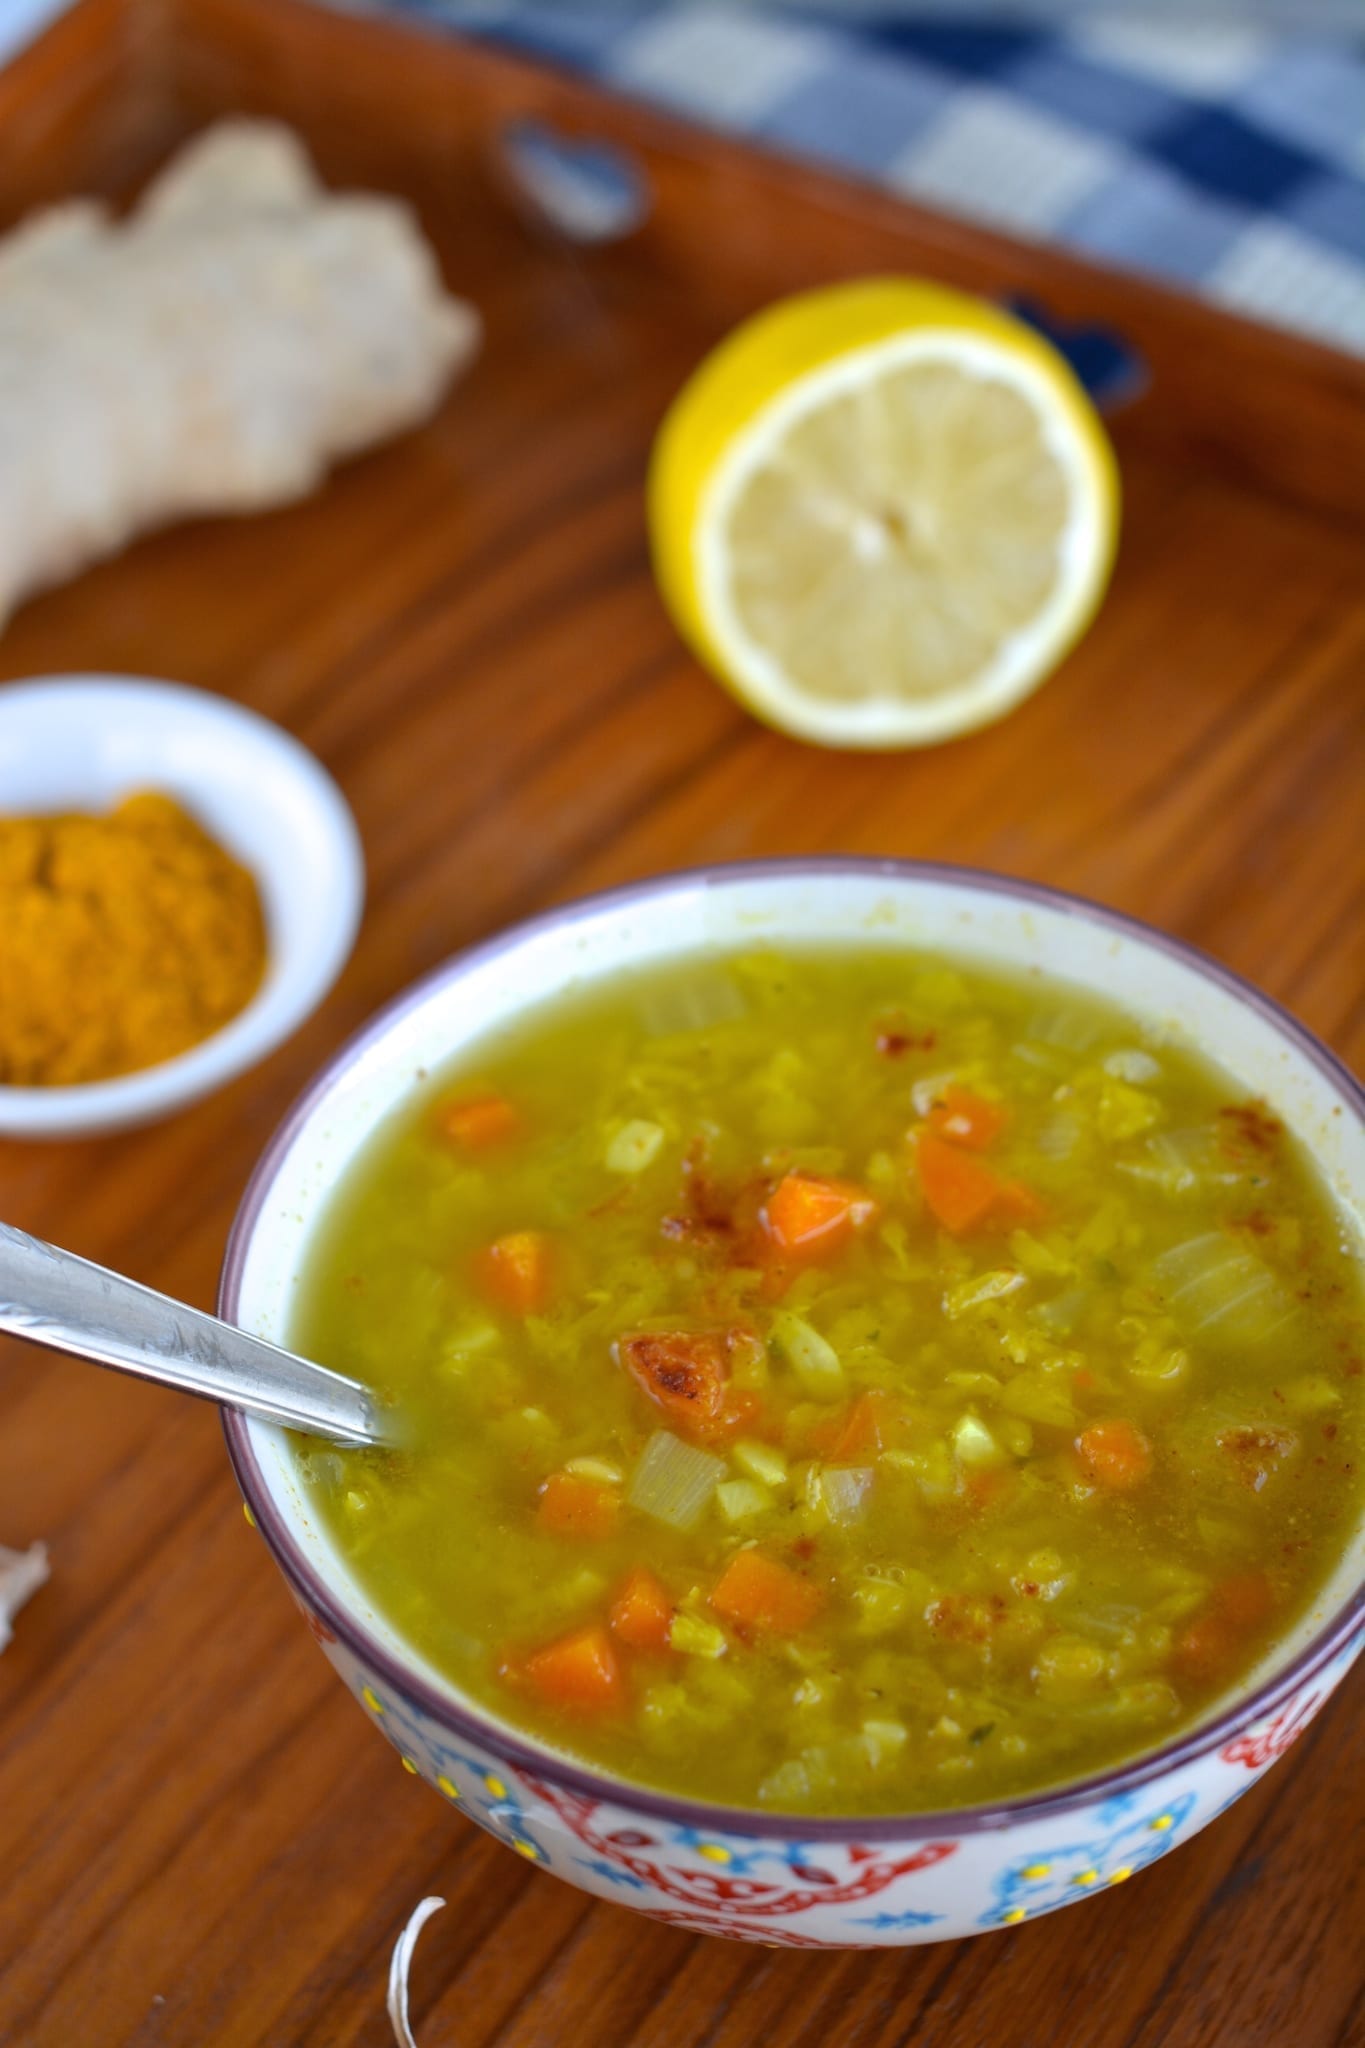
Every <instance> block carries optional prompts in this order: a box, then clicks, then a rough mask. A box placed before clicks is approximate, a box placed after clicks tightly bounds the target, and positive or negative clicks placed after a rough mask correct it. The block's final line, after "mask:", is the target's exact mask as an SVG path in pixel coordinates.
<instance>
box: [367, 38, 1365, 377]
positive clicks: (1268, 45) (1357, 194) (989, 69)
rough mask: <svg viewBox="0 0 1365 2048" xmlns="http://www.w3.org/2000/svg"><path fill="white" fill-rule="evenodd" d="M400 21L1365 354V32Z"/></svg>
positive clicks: (1359, 353) (1356, 352)
mask: <svg viewBox="0 0 1365 2048" xmlns="http://www.w3.org/2000/svg"><path fill="white" fill-rule="evenodd" d="M387 4H390V5H394V6H398V7H401V8H402V9H403V10H404V11H406V12H409V13H413V14H420V15H422V16H423V17H425V18H426V19H428V20H433V19H434V20H437V21H439V22H441V23H448V24H450V25H452V26H464V27H466V28H477V29H478V30H479V31H480V32H481V33H484V34H487V35H490V36H493V37H495V38H497V39H498V40H500V41H503V42H507V43H511V44H515V45H517V46H519V47H520V48H523V49H525V50H527V51H530V52H533V53H535V54H536V55H538V56H542V57H547V58H550V59H552V60H554V61H557V62H562V63H567V64H570V65H572V66H574V67H576V68H578V69H581V70H585V71H587V72H589V73H591V74H592V75H594V76H596V77H598V78H600V79H601V80H602V81H603V82H604V83H606V84H610V85H612V86H614V87H616V88H618V89H620V90H624V91H626V92H630V93H636V94H639V95H640V96H641V97H644V98H648V99H651V100H654V101H656V102H658V103H660V104H662V105H664V106H667V107H670V108H672V109H673V110H674V111H676V112H678V113H682V114H685V115H688V116H690V117H692V118H693V119H696V120H700V121H705V122H709V123H712V124H714V125H715V126H717V127H720V128H725V129H728V130H730V131H731V132H733V133H740V134H745V135H749V136H751V137H753V138H754V139H755V140H758V141H765V142H769V143H771V144H773V145H774V146H775V147H777V148H779V149H782V150H786V151H790V152H793V153H795V154H798V155H803V156H809V157H814V158H818V159H821V160H823V161H825V162H827V163H832V164H836V165H839V166H841V167H843V168H844V169H845V170H848V171H850V172H853V173H854V174H855V175H857V176H859V177H862V178H867V179H871V180H872V181H874V182H875V183H877V184H879V185H883V186H886V187H889V188H890V189H891V190H892V191H895V192H902V193H904V194H906V195H907V196H908V197H910V198H913V199H916V200H922V201H923V202H924V203H925V204H926V205H929V206H934V207H937V208H940V209H941V210H943V211H944V212H947V213H957V214H962V215H965V216H967V217H968V218H970V219H974V220H979V221H984V222H987V223H989V224H990V225H991V226H993V227H998V228H1002V229H1004V230H1006V231H1007V232H1008V233H1011V234H1015V235H1022V236H1028V237H1032V238H1033V239H1035V240H1038V241H1055V242H1058V243H1060V244H1062V245H1064V246H1065V247H1067V248H1070V249H1073V250H1075V251H1077V252H1078V253H1080V254H1082V255H1085V256H1090V257H1093V258H1096V259H1098V260H1099V261H1101V262H1103V263H1107V264H1111V265H1115V266H1118V267H1122V268H1127V269H1132V270H1144V271H1147V272H1149V273H1151V274H1154V275H1156V276H1158V277H1160V278H1163V279H1164V280H1165V281H1166V282H1168V283H1170V284H1173V285H1175V286H1177V287H1179V288H1182V289H1184V290H1187V291H1193V292H1197V293H1200V294H1202V295H1204V296H1205V297H1207V298H1210V299H1213V300H1215V301H1216V302H1217V303H1218V304H1220V305H1223V306H1228V307H1232V308H1234V309H1235V310H1236V311H1238V312H1241V313H1244V314H1247V315H1249V316H1250V317H1251V318H1253V319H1258V320H1265V321H1269V322H1271V323H1273V324H1276V325H1279V326H1283V327H1289V328H1293V329H1295V330H1297V331H1298V332H1299V333H1302V334H1307V335H1311V336H1313V337H1314V338H1315V339H1317V340H1320V341H1325V342H1327V343H1329V344H1331V345H1333V346H1335V347H1337V348H1340V349H1345V350H1348V351H1350V352H1351V353H1354V354H1358V355H1365V24H1363V27H1362V39H1361V40H1360V41H1358V42H1357V41H1352V40H1351V39H1349V38H1347V37H1345V36H1340V37H1338V38H1337V39H1335V40H1332V39H1329V38H1327V37H1326V36H1323V35H1316V36H1311V37H1310V36H1309V35H1306V34H1296V33H1293V32H1286V31H1284V30H1273V29H1269V28H1264V27H1256V26H1252V25H1250V24H1249V23H1248V22H1247V21H1246V20H1245V19H1237V18H1229V17H1228V16H1227V15H1223V16H1221V17H1219V16H1206V17H1204V18H1203V19H1202V21H1201V20H1200V19H1199V18H1198V17H1195V18H1191V15H1190V14H1189V13H1173V12H1163V13H1161V14H1160V15H1158V14H1154V13H1151V12H1148V13H1146V14H1137V13H1133V14H1113V13H1107V12H1097V11H1095V10H1094V9H1090V10H1087V11H1086V12H1085V13H1084V14H1082V15H1078V16H1075V15H1073V16H1070V17H1063V18H1060V19H1059V18H1057V17H1056V16H1053V17H1051V18H1049V19H1048V20H1047V21H1046V22H1043V21H1042V20H1040V19H1039V17H1038V16H1036V15H1035V16H1033V17H1032V18H1029V17H1026V16H1025V17H1021V16H1020V15H1019V14H1018V13H1017V12H1016V13H1013V14H1011V15H1008V16H1003V15H1001V16H996V17H994V18H987V17H984V16H978V17H975V18H973V17H970V16H965V17H964V16H963V15H961V14H958V13H945V12H944V11H943V9H942V8H939V9H936V10H935V11H934V12H932V13H929V12H924V13H919V12H917V11H908V10H907V9H905V8H904V7H901V8H898V9H896V10H894V12H891V11H888V12H886V13H877V12H874V13H872V14H870V15H865V16H849V15H842V16H841V15H837V14H835V13H833V12H821V11H819V10H818V9H816V8H812V7H803V8H801V9H800V10H799V11H795V10H779V9H776V8H770V9H760V8H755V7H745V6H697V5H683V4H678V0H646V4H635V5H631V6H623V5H618V6H609V5H601V4H597V5H588V4H584V5H579V4H575V0H482V4H461V0H387Z"/></svg>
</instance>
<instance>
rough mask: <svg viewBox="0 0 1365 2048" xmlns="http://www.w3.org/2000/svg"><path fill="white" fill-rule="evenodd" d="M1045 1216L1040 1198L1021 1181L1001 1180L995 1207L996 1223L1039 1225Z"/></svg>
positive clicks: (1044, 1206) (1045, 1210)
mask: <svg viewBox="0 0 1365 2048" xmlns="http://www.w3.org/2000/svg"><path fill="white" fill-rule="evenodd" d="M1046 1214H1047V1207H1046V1205H1045V1203H1044V1202H1043V1200H1042V1198H1041V1197H1040V1196H1039V1195H1037V1194H1035V1193H1034V1191H1033V1189H1032V1188H1030V1187H1025V1185H1024V1183H1023V1181H1021V1180H1002V1181H1001V1183H1000V1195H999V1199H998V1200H997V1202H996V1205H995V1221H996V1222H998V1223H1002V1224H1004V1223H1022V1224H1028V1223H1041V1222H1042V1220H1043V1218H1044V1216H1046Z"/></svg>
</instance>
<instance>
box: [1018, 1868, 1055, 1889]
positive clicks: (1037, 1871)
mask: <svg viewBox="0 0 1365 2048" xmlns="http://www.w3.org/2000/svg"><path fill="white" fill-rule="evenodd" d="M1019 1875H1020V1877H1026V1878H1027V1879H1028V1881H1029V1883H1030V1884H1037V1882H1038V1880H1039V1879H1040V1878H1043V1877H1050V1876H1051V1875H1052V1865H1051V1864H1050V1863H1030V1864H1027V1865H1026V1866H1025V1868H1024V1869H1023V1870H1021V1871H1020V1873H1019Z"/></svg>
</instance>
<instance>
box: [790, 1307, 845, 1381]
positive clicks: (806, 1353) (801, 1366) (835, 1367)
mask: <svg viewBox="0 0 1365 2048" xmlns="http://www.w3.org/2000/svg"><path fill="white" fill-rule="evenodd" d="M773 1342H774V1343H775V1344H776V1346H777V1348H778V1350H779V1351H780V1352H781V1353H782V1356H783V1357H784V1358H785V1359H786V1361H787V1363H788V1365H789V1366H790V1367H791V1368H792V1371H793V1372H794V1373H795V1374H796V1376H797V1378H798V1379H799V1380H800V1382H801V1384H802V1386H803V1387H805V1388H806V1389H807V1391H808V1392H809V1393H812V1394H820V1395H823V1396H824V1397H825V1399H826V1400H832V1399H833V1398H834V1397H835V1396H836V1395H837V1394H840V1393H841V1392H842V1391H843V1385H844V1369H843V1367H842V1365H841V1364H840V1363H839V1354H838V1352H837V1351H836V1350H835V1348H834V1346H833V1345H832V1344H831V1343H830V1342H829V1340H828V1338H826V1337H822V1336H821V1335H820V1332H819V1331H818V1330H814V1329H812V1328H811V1326H810V1324H809V1323H808V1322H806V1320H805V1319H804V1317H802V1316H798V1315H793V1314H792V1312H791V1310H790V1309H784V1310H783V1311H782V1312H781V1314H780V1315H776V1316H774V1317H773Z"/></svg>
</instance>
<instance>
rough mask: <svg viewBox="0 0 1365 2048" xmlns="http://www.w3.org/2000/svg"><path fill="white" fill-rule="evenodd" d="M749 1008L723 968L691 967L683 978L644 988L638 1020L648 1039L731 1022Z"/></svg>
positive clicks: (667, 1036)
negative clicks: (660, 986)
mask: <svg viewBox="0 0 1365 2048" xmlns="http://www.w3.org/2000/svg"><path fill="white" fill-rule="evenodd" d="M747 1008H748V1004H747V1003H746V1002H745V1000H744V997H743V994H742V993H741V991H740V990H739V989H738V988H737V987H736V985H735V983H734V982H733V981H732V980H731V978H730V976H729V975H728V974H727V973H726V972H725V971H724V969H723V968H719V967H712V968H696V967H694V968H692V969H691V970H690V971H689V973H688V975H687V978H686V980H679V981H676V982H671V983H670V984H668V985H667V986H666V987H663V988H650V989H645V990H644V991H643V992H642V994H641V999H640V1021H641V1023H642V1024H643V1025H644V1027H645V1030H646V1032H647V1033H648V1034H649V1036H650V1037H651V1038H672V1037H674V1036H675V1034H677V1033H678V1032H682V1031H707V1030H709V1029H710V1028H711V1026H712V1025H713V1024H733V1023H734V1022H735V1020H736V1018H739V1017H742V1016H743V1015H744V1013H745V1011H746V1010H747Z"/></svg>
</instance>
